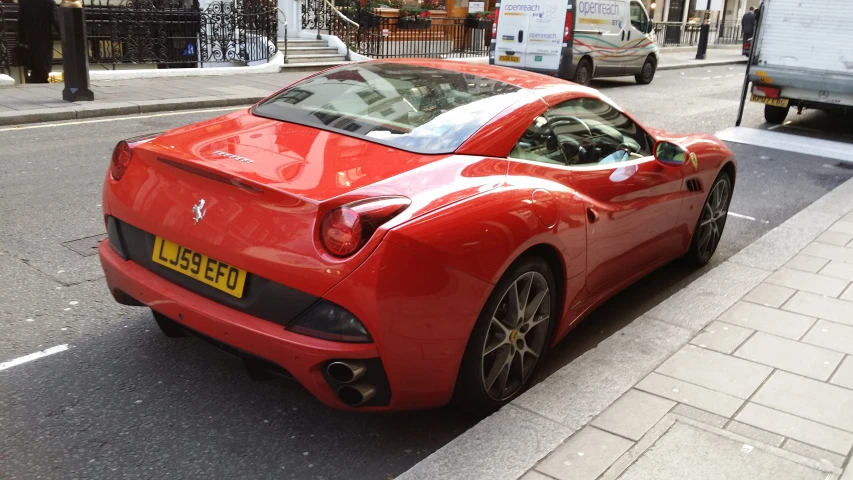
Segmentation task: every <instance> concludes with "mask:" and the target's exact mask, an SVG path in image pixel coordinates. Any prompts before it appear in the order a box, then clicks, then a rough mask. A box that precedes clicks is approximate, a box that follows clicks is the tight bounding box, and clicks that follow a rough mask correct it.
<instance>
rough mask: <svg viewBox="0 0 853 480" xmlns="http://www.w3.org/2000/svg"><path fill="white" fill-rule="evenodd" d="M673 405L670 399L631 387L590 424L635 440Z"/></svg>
mask: <svg viewBox="0 0 853 480" xmlns="http://www.w3.org/2000/svg"><path fill="white" fill-rule="evenodd" d="M674 406H675V402H673V401H671V400H667V399H664V398H661V397H658V396H656V395H650V394H648V393H645V392H642V391H640V390H634V389H631V390H628V392H627V393H626V394H625V395H624V396H622V397H621V398H620V399H619V400H616V402H614V403H613V405H611V406H610V407H609V408H608V409H607V410H605V411H604V413H602V414H601V415H599V416H598V417H597V418H596V419H595V420H593V421H592V423H591V425H592V426H594V427H598V428H600V429H601V430H605V431H608V432H611V433H615V434H617V435H621V436H623V437H626V438H629V439H631V440H634V441H637V440H639V439H640V438H641V437H642V436H643V435H645V434H646V432H648V431H649V429H651V428H652V427H653V426H654V425H655V424H656V423H657V422H658V421H659V420H660V419H661V418H663V416H664V415H666V414H667V412H669V410H670V409H671V408H672V407H674Z"/></svg>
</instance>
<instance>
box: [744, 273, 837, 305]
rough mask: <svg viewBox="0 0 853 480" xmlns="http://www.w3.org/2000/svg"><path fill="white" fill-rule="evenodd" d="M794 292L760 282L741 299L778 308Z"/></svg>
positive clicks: (791, 289) (790, 289)
mask: <svg viewBox="0 0 853 480" xmlns="http://www.w3.org/2000/svg"><path fill="white" fill-rule="evenodd" d="M845 265H846V264H845ZM830 276H831V275H830ZM794 293H796V290H794V289H793V288H788V287H780V286H779V285H771V284H769V283H762V284H759V285H758V286H757V287H755V288H753V289H752V291H751V292H749V293H747V294H746V296H745V297H743V299H744V300H746V301H748V302H752V303H757V304H759V305H765V306H767V307H773V308H779V307H781V306H782V304H784V303H785V302H786V301H788V299H789V298H791V296H792V295H794Z"/></svg>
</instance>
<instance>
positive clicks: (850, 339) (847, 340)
mask: <svg viewBox="0 0 853 480" xmlns="http://www.w3.org/2000/svg"><path fill="white" fill-rule="evenodd" d="M802 341H803V342H805V343H810V344H812V345H817V346H819V347H824V348H829V349H832V350H835V351H838V352H844V353H847V354H849V355H853V327H851V326H848V325H842V324H840V323H835V322H829V321H826V320H818V321H817V323H815V325H814V327H812V329H811V330H809V333H807V334H806V336H805V337H803V340H802Z"/></svg>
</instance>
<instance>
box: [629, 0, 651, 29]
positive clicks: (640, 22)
mask: <svg viewBox="0 0 853 480" xmlns="http://www.w3.org/2000/svg"><path fill="white" fill-rule="evenodd" d="M631 25H633V26H634V28H636V29H637V30H639V31H641V32H643V33H645V32H646V30H647V29H648V26H649V19H648V17H646V12H645V11H643V8H642V7H641V6H640V4H639V3H637V2H631Z"/></svg>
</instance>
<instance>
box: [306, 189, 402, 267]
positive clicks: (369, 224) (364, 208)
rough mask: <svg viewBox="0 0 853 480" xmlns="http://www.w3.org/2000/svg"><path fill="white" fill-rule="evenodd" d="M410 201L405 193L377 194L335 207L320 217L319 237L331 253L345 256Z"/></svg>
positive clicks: (351, 252)
mask: <svg viewBox="0 0 853 480" xmlns="http://www.w3.org/2000/svg"><path fill="white" fill-rule="evenodd" d="M411 203H412V201H411V200H409V199H408V198H406V197H378V198H370V199H367V200H359V201H357V202H353V203H348V204H346V205H342V206H340V207H337V208H335V209H333V210H332V211H331V212H329V213H328V214H326V217H325V218H324V219H323V222H322V223H321V225H320V240H321V241H322V242H323V246H324V247H326V250H328V251H329V253H331V254H332V255H334V256H336V257H341V258H343V257H348V256H350V255H352V254H353V253H355V252H357V251H358V250H359V249H360V248H361V247H362V246H364V244H365V243H367V240H369V239H370V237H371V236H373V233H374V232H376V229H377V228H379V227H380V226H381V225H382V224H383V223H385V222H387V221H389V220H391V219H392V218H394V217H396V216H397V215H398V214H399V213H400V212H402V211H403V210H405V209H406V207H408V206H409V205H410V204H411Z"/></svg>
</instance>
